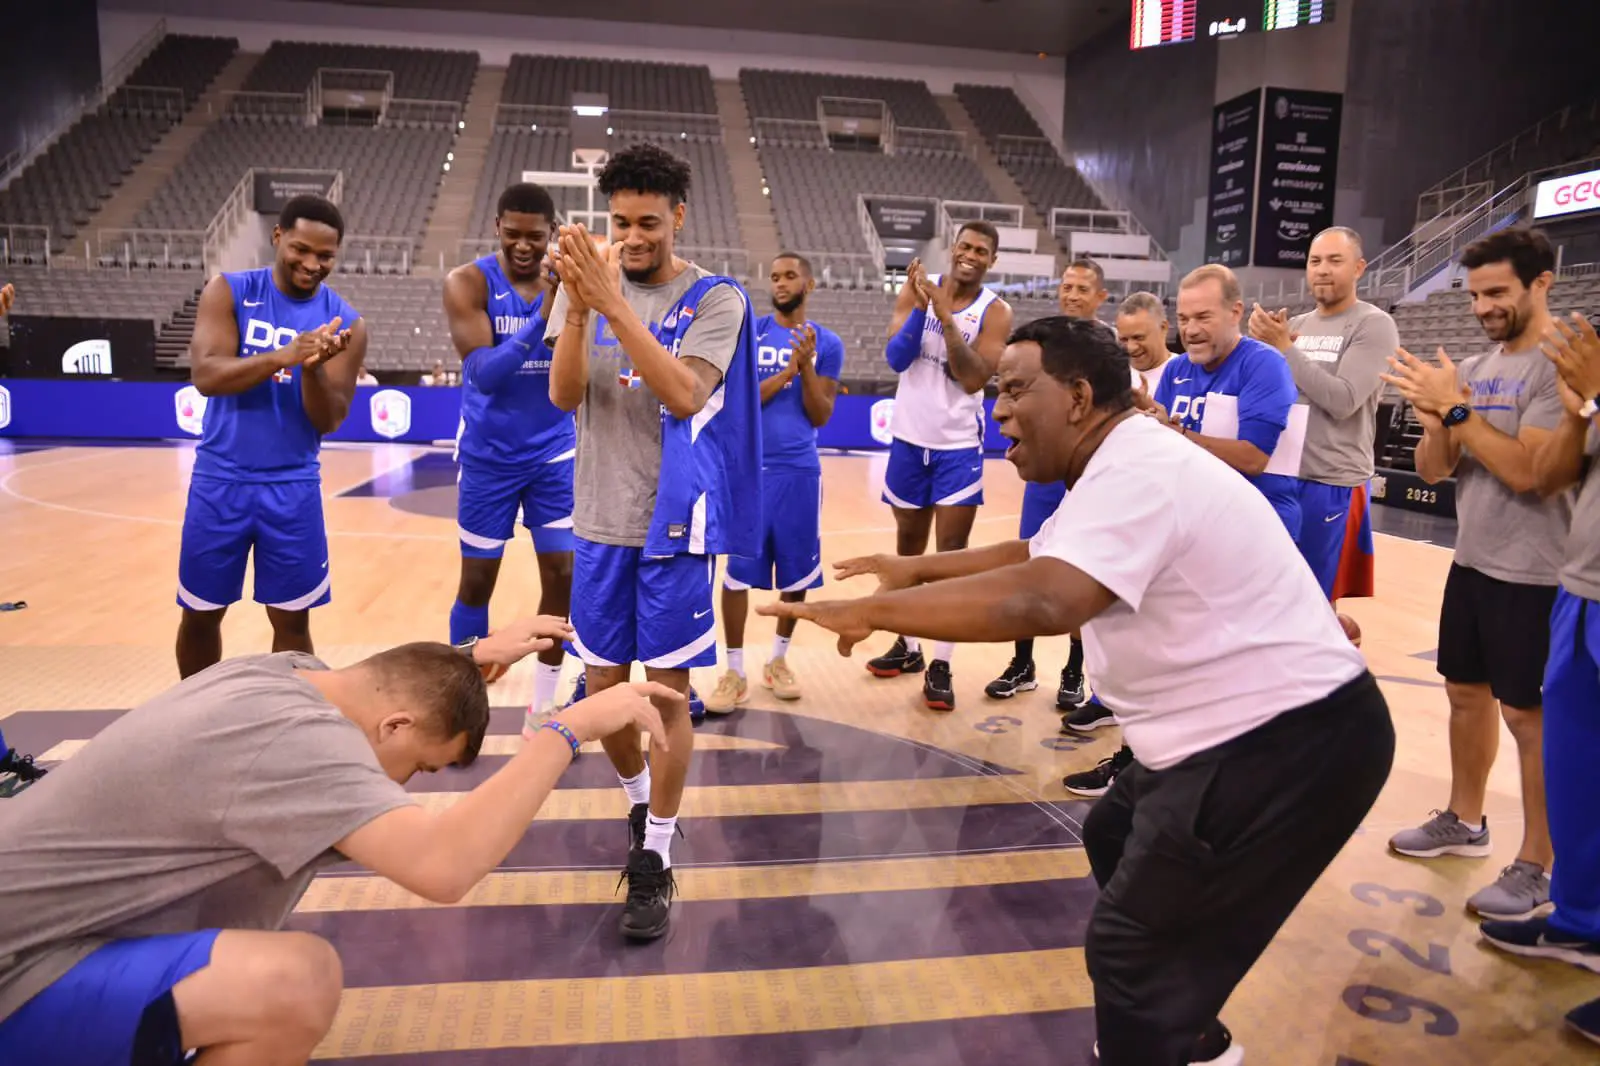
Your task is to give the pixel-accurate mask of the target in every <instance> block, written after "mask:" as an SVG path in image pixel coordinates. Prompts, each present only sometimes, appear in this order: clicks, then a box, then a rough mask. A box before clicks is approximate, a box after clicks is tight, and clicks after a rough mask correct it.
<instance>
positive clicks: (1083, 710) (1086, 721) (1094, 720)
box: [1061, 696, 1117, 733]
mask: <svg viewBox="0 0 1600 1066" xmlns="http://www.w3.org/2000/svg"><path fill="white" fill-rule="evenodd" d="M1116 724H1117V716H1116V715H1114V714H1112V713H1111V708H1110V707H1107V706H1106V705H1105V704H1103V703H1101V702H1100V700H1099V698H1098V697H1094V696H1091V697H1090V698H1089V702H1088V703H1085V704H1084V705H1083V706H1082V707H1079V708H1078V709H1077V710H1075V711H1073V712H1072V713H1071V714H1069V715H1067V716H1066V717H1065V718H1063V719H1062V720H1061V731H1062V732H1063V733H1093V732H1094V731H1095V730H1096V729H1100V728H1102V727H1104V726H1108V725H1116Z"/></svg>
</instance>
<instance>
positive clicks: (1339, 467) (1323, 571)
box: [1250, 226, 1400, 600]
mask: <svg viewBox="0 0 1600 1066" xmlns="http://www.w3.org/2000/svg"><path fill="white" fill-rule="evenodd" d="M1366 266H1367V262H1366V260H1365V259H1363V258H1362V257H1361V236H1360V235H1359V234H1358V233H1356V232H1355V231H1354V230H1351V229H1346V228H1344V227H1343V226H1336V227H1334V228H1332V229H1327V230H1323V231H1322V232H1321V233H1319V234H1317V236H1316V237H1315V238H1314V239H1313V240H1312V242H1311V247H1310V249H1309V251H1308V252H1307V254H1306V282H1307V284H1308V285H1309V286H1310V288H1311V292H1312V295H1314V296H1315V297H1316V300H1317V308H1316V310H1314V311H1310V312H1307V313H1306V314H1303V315H1298V316H1296V317H1295V318H1293V319H1291V318H1289V316H1288V314H1287V313H1285V312H1283V311H1280V312H1278V313H1277V314H1270V313H1268V312H1267V311H1265V310H1263V309H1262V307H1261V305H1260V304H1257V305H1256V308H1255V310H1254V311H1253V312H1252V313H1251V315H1250V333H1251V335H1252V336H1254V337H1255V338H1256V339H1257V340H1260V341H1264V342H1265V343H1267V344H1270V345H1272V346H1273V347H1274V348H1276V349H1278V350H1279V351H1280V352H1282V353H1283V357H1284V359H1285V360H1286V361H1287V362H1288V364H1289V371H1290V373H1292V374H1293V375H1294V383H1295V387H1296V388H1298V389H1299V391H1300V396H1299V402H1300V403H1301V404H1304V405H1306V407H1307V408H1308V410H1307V412H1306V430H1305V434H1306V437H1305V446H1304V448H1303V449H1302V451H1301V454H1300V474H1299V483H1298V486H1297V489H1298V493H1299V497H1300V513H1301V526H1300V533H1299V535H1298V537H1297V538H1296V543H1297V544H1298V546H1299V548H1300V554H1301V555H1303V556H1305V559H1306V562H1307V563H1309V564H1310V566H1311V570H1312V572H1313V573H1315V574H1316V575H1317V580H1318V581H1319V582H1320V583H1321V585H1322V591H1323V592H1324V593H1325V594H1326V595H1327V597H1328V598H1329V599H1330V600H1340V599H1343V598H1345V597H1347V596H1371V595H1373V592H1374V589H1373V572H1372V548H1371V544H1372V520H1371V516H1370V515H1369V513H1368V511H1367V481H1368V479H1370V478H1371V477H1372V472H1373V454H1372V444H1373V437H1374V435H1375V432H1376V422H1377V412H1378V400H1379V398H1380V397H1381V396H1382V394H1383V381H1382V380H1381V379H1380V375H1381V374H1382V373H1383V371H1384V369H1385V368H1386V367H1387V366H1388V365H1389V357H1390V356H1392V355H1394V353H1395V350H1396V349H1397V348H1398V347H1399V346H1400V335H1399V332H1398V330H1397V329H1396V328H1395V324H1394V319H1393V318H1391V317H1389V314H1388V312H1386V311H1384V310H1382V309H1381V308H1377V307H1374V306H1373V305H1372V304H1369V303H1366V302H1364V301H1361V300H1358V299H1356V282H1357V280H1359V279H1360V277H1361V275H1362V274H1363V273H1364V272H1365V270H1366Z"/></svg>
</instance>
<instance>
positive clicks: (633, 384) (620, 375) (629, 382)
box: [617, 366, 644, 389]
mask: <svg viewBox="0 0 1600 1066" xmlns="http://www.w3.org/2000/svg"><path fill="white" fill-rule="evenodd" d="M617 384H618V385H621V386H622V387H623V388H625V389H637V388H640V387H642V386H643V385H644V378H642V377H640V376H639V375H638V374H635V373H634V372H633V367H631V366H629V367H623V368H622V369H621V370H619V371H617Z"/></svg>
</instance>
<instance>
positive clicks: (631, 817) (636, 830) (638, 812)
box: [628, 803, 650, 851]
mask: <svg viewBox="0 0 1600 1066" xmlns="http://www.w3.org/2000/svg"><path fill="white" fill-rule="evenodd" d="M649 818H650V804H648V803H635V804H634V805H633V806H632V807H631V808H629V809H628V850H629V851H638V850H639V849H640V848H642V847H644V825H645V822H646V821H648V820H649Z"/></svg>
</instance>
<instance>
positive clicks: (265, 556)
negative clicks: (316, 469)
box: [178, 477, 333, 611]
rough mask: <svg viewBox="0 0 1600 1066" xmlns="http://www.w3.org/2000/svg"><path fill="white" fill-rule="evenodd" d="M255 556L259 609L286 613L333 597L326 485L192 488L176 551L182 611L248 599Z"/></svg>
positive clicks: (204, 482)
mask: <svg viewBox="0 0 1600 1066" xmlns="http://www.w3.org/2000/svg"><path fill="white" fill-rule="evenodd" d="M252 551H253V552H254V553H255V568H256V596H255V599H256V602H257V603H264V604H266V605H267V606H269V607H277V608H279V609H281V610H285V611H303V610H306V609H307V608H310V607H321V606H322V605H323V604H325V603H327V602H328V601H329V600H331V599H332V598H333V593H332V585H331V583H330V579H329V575H328V530H327V527H326V526H324V525H323V521H322V483H321V482H320V481H274V482H266V483H255V482H243V481H223V480H220V479H217V478H208V477H196V478H191V479H190V481H189V503H188V506H187V507H186V508H185V509H184V512H183V546H182V547H181V548H180V549H179V552H178V604H179V605H180V606H183V607H187V608H189V609H190V610H195V611H215V610H220V609H221V608H223V607H226V606H228V605H229V604H231V603H235V602H237V601H238V599H239V597H240V595H241V594H242V593H243V592H244V564H245V561H246V560H247V559H249V558H250V555H251V552H252Z"/></svg>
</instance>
